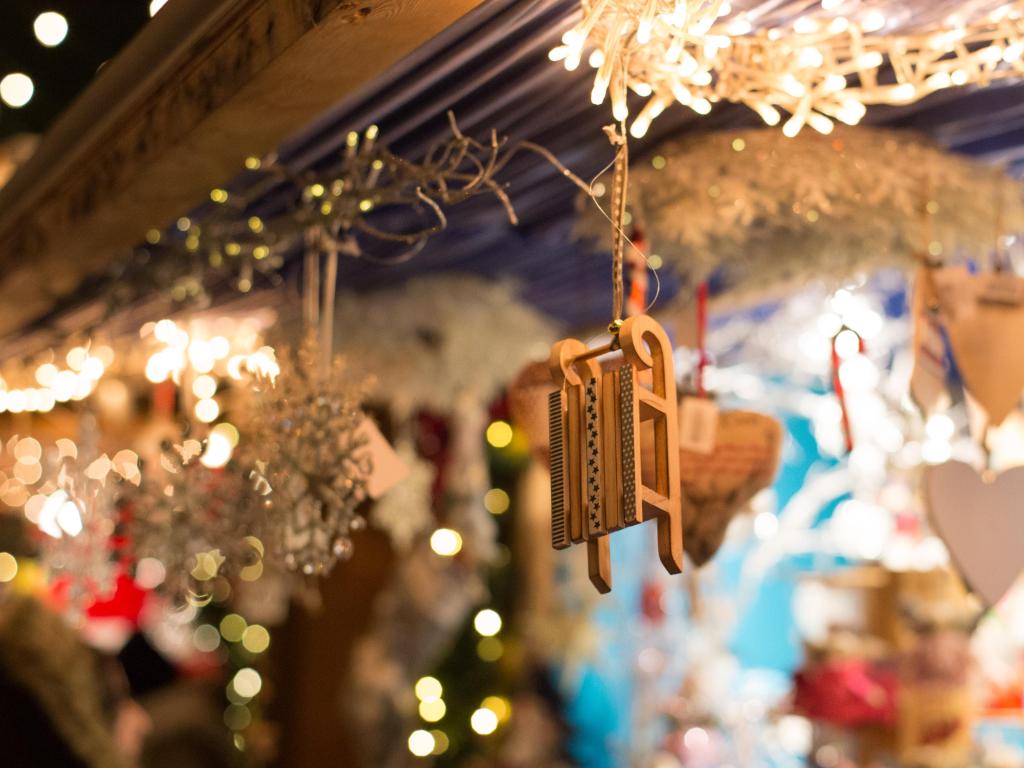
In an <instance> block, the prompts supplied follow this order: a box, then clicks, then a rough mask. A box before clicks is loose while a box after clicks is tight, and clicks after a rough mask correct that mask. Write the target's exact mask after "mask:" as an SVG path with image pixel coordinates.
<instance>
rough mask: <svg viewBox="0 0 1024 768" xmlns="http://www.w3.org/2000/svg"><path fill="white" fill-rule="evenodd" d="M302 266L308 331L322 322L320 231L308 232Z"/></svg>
mask: <svg viewBox="0 0 1024 768" xmlns="http://www.w3.org/2000/svg"><path fill="white" fill-rule="evenodd" d="M305 246H306V247H305V250H304V252H303V264H302V267H303V269H302V278H303V289H302V320H303V323H304V324H305V326H306V331H307V332H308V331H310V330H312V329H314V328H316V327H317V325H318V323H319V321H320V230H319V229H318V228H317V227H312V228H310V229H308V230H306V236H305Z"/></svg>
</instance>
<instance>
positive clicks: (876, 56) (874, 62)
mask: <svg viewBox="0 0 1024 768" xmlns="http://www.w3.org/2000/svg"><path fill="white" fill-rule="evenodd" d="M883 61H885V58H884V57H883V56H882V54H881V53H879V52H878V51H868V52H867V53H865V54H863V55H862V56H861V57H860V58H859V59H857V63H858V64H859V65H860V66H861V67H863V68H864V69H874V68H875V67H880V66H882V62H883Z"/></svg>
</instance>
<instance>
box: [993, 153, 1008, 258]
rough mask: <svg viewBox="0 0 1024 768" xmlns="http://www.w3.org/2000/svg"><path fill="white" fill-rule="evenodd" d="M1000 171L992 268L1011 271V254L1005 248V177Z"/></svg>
mask: <svg viewBox="0 0 1024 768" xmlns="http://www.w3.org/2000/svg"><path fill="white" fill-rule="evenodd" d="M1004 178H1005V177H1004V176H1003V175H1002V174H1001V173H999V174H997V176H996V216H995V221H994V222H993V224H994V226H995V233H994V235H995V237H994V240H995V243H994V248H995V250H994V251H993V252H992V269H993V271H994V272H1010V271H1012V270H1011V269H1010V256H1009V254H1007V253H1006V252H1004V250H1003V179H1004Z"/></svg>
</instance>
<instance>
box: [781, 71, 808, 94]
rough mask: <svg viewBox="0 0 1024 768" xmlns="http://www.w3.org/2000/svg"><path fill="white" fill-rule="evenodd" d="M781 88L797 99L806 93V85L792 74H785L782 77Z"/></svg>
mask: <svg viewBox="0 0 1024 768" xmlns="http://www.w3.org/2000/svg"><path fill="white" fill-rule="evenodd" d="M782 90H784V91H785V92H786V93H788V94H789V95H790V96H792V97H793V98H794V99H799V98H800V97H802V96H803V95H804V94H805V93H807V87H806V86H805V85H804V84H803V83H801V82H800V81H799V80H797V79H796V78H795V77H793V76H792V75H786V76H784V77H783V78H782Z"/></svg>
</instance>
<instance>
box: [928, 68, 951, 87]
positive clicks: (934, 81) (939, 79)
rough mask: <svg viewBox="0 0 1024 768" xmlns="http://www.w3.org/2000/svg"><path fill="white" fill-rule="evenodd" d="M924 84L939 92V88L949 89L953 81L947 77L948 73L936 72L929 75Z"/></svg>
mask: <svg viewBox="0 0 1024 768" xmlns="http://www.w3.org/2000/svg"><path fill="white" fill-rule="evenodd" d="M924 84H925V85H927V86H928V87H929V88H932V89H933V90H939V89H940V88H949V86H951V85H952V84H953V79H952V78H951V77H950V76H949V72H936V73H935V74H933V75H929V76H928V78H927V79H926V80H925V81H924Z"/></svg>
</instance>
